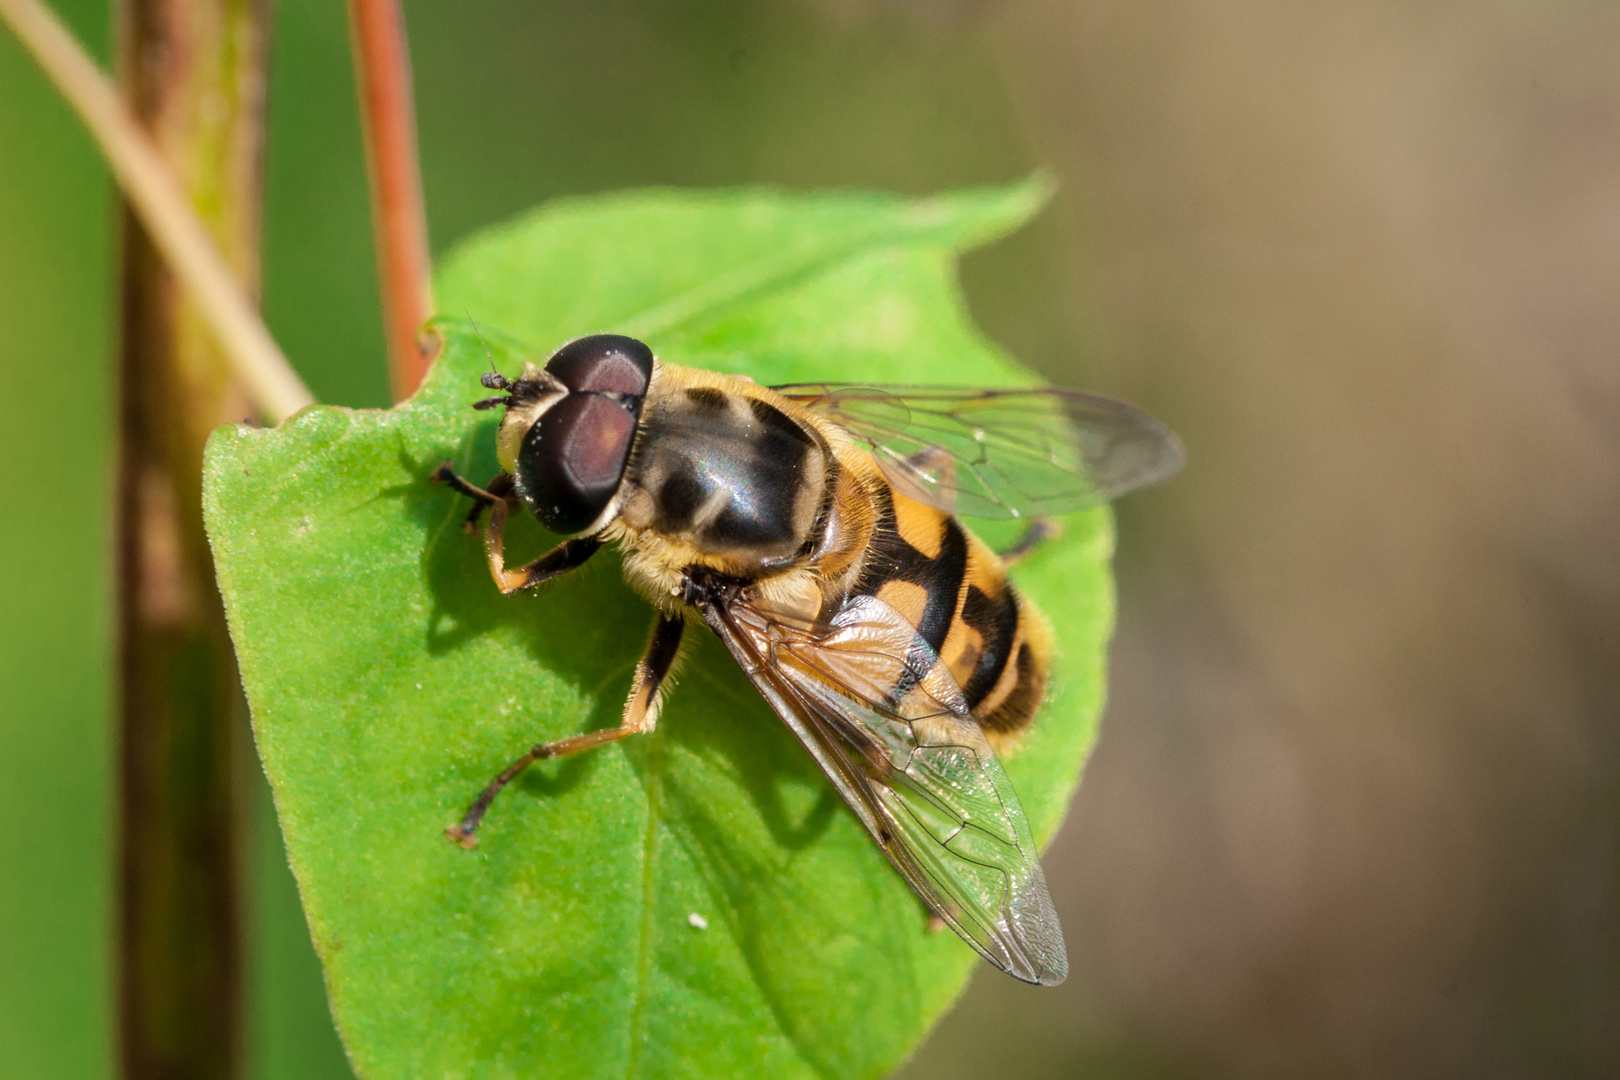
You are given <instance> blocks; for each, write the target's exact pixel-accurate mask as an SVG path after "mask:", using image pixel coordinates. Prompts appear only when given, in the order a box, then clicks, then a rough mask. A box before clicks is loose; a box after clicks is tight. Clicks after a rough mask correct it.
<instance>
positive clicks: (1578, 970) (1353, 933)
mask: <svg viewBox="0 0 1620 1080" xmlns="http://www.w3.org/2000/svg"><path fill="white" fill-rule="evenodd" d="M406 8H407V16H408V20H409V24H410V32H411V38H412V46H413V54H414V62H415V65H416V81H417V93H418V108H419V113H420V121H421V143H422V156H423V167H424V174H425V184H426V192H427V203H428V213H429V217H430V220H431V227H432V236H433V244H434V248H435V250H437V251H442V250H444V249H445V247H446V246H447V245H449V244H450V243H452V242H453V241H454V240H455V239H457V238H458V237H460V236H462V235H464V234H465V233H466V232H467V231H468V230H471V229H474V228H477V227H479V226H482V225H485V224H488V223H491V222H495V221H498V220H500V219H502V218H503V217H506V216H507V215H510V214H512V213H514V212H516V211H519V210H521V209H524V208H525V207H528V206H531V205H533V204H535V203H537V202H540V201H542V200H544V199H547V198H550V197H552V196H555V195H559V194H564V193H575V192H589V191H600V190H605V189H611V188H618V187H625V186H635V185H647V184H677V185H724V184H737V183H760V182H762V183H772V184H781V185H786V186H790V187H814V186H826V185H859V186H866V187H883V188H892V189H897V190H901V191H907V192H927V191H933V190H936V189H939V188H944V187H950V186H955V185H960V184H970V183H982V182H988V181H1002V180H1007V179H1012V178H1015V177H1018V176H1021V175H1023V174H1025V173H1027V172H1028V171H1029V170H1031V169H1032V168H1034V167H1037V166H1046V167H1049V168H1051V169H1053V170H1054V171H1055V173H1056V175H1057V176H1058V177H1059V179H1060V181H1061V183H1062V189H1061V193H1060V194H1059V196H1058V198H1057V200H1056V202H1055V204H1054V205H1053V207H1052V208H1051V209H1050V210H1048V211H1047V212H1046V213H1045V214H1044V215H1043V216H1042V217H1041V218H1040V219H1038V220H1037V222H1036V223H1035V224H1034V226H1032V227H1031V228H1030V229H1028V230H1026V231H1025V232H1023V233H1022V234H1020V235H1018V236H1016V237H1014V238H1013V239H1011V240H1008V241H1006V242H1003V243H1002V244H1000V245H998V246H996V247H995V248H993V249H990V250H988V251H985V252H982V253H978V254H976V255H974V256H972V257H971V258H970V259H969V260H968V263H967V265H966V267H965V282H966V288H967V293H968V298H969V302H970V304H971V305H972V307H973V310H974V313H975V315H976V316H977V318H978V319H979V320H980V322H981V324H982V325H983V326H984V327H985V328H986V329H987V331H988V332H989V333H990V334H991V335H992V336H993V337H994V338H995V339H996V340H998V341H999V342H1001V343H1002V344H1003V345H1005V346H1006V347H1008V348H1009V349H1010V350H1011V351H1012V352H1013V353H1014V354H1016V355H1017V356H1019V357H1020V358H1022V359H1023V360H1025V361H1026V362H1028V363H1030V364H1032V365H1034V366H1035V367H1037V368H1039V369H1040V370H1042V371H1043V372H1045V373H1046V374H1047V375H1049V376H1050V377H1052V378H1053V379H1054V380H1056V381H1061V382H1064V383H1068V384H1073V385H1081V386H1086V387H1090V388H1094V389H1099V390H1104V391H1108V392H1112V393H1116V394H1120V395H1123V396H1126V397H1130V398H1132V399H1134V400H1136V401H1139V402H1140V403H1142V404H1144V405H1146V406H1147V407H1149V408H1150V409H1152V410H1153V411H1154V412H1156V413H1157V414H1159V415H1160V416H1162V417H1164V418H1165V419H1167V420H1168V421H1169V422H1170V423H1171V425H1172V426H1173V427H1175V428H1176V429H1177V430H1178V431H1179V432H1180V433H1181V435H1182V436H1183V437H1184V439H1185V441H1186V442H1187V444H1188V447H1189V451H1190V456H1191V464H1190V467H1189V469H1188V471H1187V473H1186V474H1185V475H1184V476H1183V477H1181V478H1180V479H1178V480H1177V481H1175V482H1174V483H1173V484H1172V485H1170V486H1168V487H1166V488H1163V489H1160V490H1156V491H1153V492H1148V493H1144V494H1142V495H1138V496H1134V497H1132V498H1131V499H1130V500H1128V501H1127V502H1126V503H1125V504H1124V505H1123V507H1122V508H1121V544H1120V558H1119V565H1120V577H1121V580H1120V585H1121V609H1122V620H1121V630H1120V634H1119V637H1118V640H1117V642H1116V646H1115V650H1114V655H1115V669H1114V675H1113V697H1112V705H1111V707H1110V711H1109V716H1108V719H1107V721H1106V723H1105V727H1104V734H1103V738H1102V741H1101V743H1100V745H1099V749H1098V751H1097V754H1096V756H1095V757H1094V759H1093V761H1092V764H1091V765H1090V767H1089V769H1088V775H1087V779H1086V783H1085V785H1084V787H1083V788H1082V790H1081V794H1080V795H1079V797H1078V799H1077V801H1076V805H1075V808H1074V810H1073V812H1072V816H1071V818H1070V820H1069V823H1068V824H1067V825H1066V826H1065V828H1064V830H1063V832H1062V833H1061V834H1060V836H1059V838H1058V840H1057V842H1056V844H1055V845H1054V847H1053V849H1052V852H1051V853H1050V854H1049V856H1048V859H1047V865H1048V875H1049V878H1050V880H1051V883H1052V891H1053V894H1054V897H1055V899H1056V902H1057V904H1058V907H1059V910H1060V912H1061V914H1062V916H1063V920H1064V925H1065V927H1066V929H1067V931H1068V934H1069V941H1070V956H1071V964H1072V967H1073V969H1074V972H1075V974H1074V975H1073V976H1072V977H1071V979H1070V981H1069V982H1068V983H1067V984H1066V985H1064V986H1063V987H1062V988H1060V989H1057V990H1036V989H1032V988H1028V987H1024V986H1021V985H1019V984H1016V983H1014V982H1012V981H1011V980H1009V979H1005V978H1002V977H999V976H997V975H996V974H995V973H994V972H990V971H984V972H981V973H980V975H979V976H977V977H976V978H975V980H974V982H973V983H972V984H971V986H970V988H969V990H968V992H967V995H966V997H965V998H964V999H963V1001H962V1002H961V1004H960V1005H959V1006H958V1007H957V1008H956V1010H955V1011H954V1012H952V1013H951V1014H949V1015H948V1016H947V1017H946V1018H945V1020H944V1021H943V1022H942V1023H941V1025H940V1027H939V1029H938V1030H937V1031H936V1033H935V1034H934V1036H933V1037H932V1038H931V1040H930V1041H929V1042H928V1043H926V1044H925V1045H924V1046H923V1047H922V1049H921V1050H920V1051H919V1053H918V1055H917V1057H916V1059H915V1060H914V1061H913V1062H912V1064H911V1065H910V1066H908V1067H907V1069H906V1070H905V1071H904V1073H903V1075H905V1076H906V1077H908V1078H915V1080H922V1078H953V1080H954V1078H963V1080H966V1078H978V1077H999V1076H1007V1075H1018V1076H1022V1077H1120V1078H1138V1077H1140V1078H1146V1077H1184V1076H1185V1077H1192V1076H1244V1077H1256V1076H1260V1077H1265V1076H1277V1077H1288V1076H1300V1075H1311V1076H1323V1077H1334V1076H1377V1077H1400V1076H1414V1077H1416V1076H1423V1077H1434V1076H1459V1077H1462V1076H1467V1077H1520V1076H1561V1077H1586V1076H1592V1077H1597V1076H1613V1075H1615V1074H1616V1073H1617V1072H1620V1023H1617V1022H1616V1019H1617V1017H1620V864H1617V854H1620V736H1617V726H1620V540H1617V538H1620V6H1616V5H1615V4H1613V3H1612V2H1599V0H1564V2H1560V3H1537V4H1532V3H1524V2H1518V3H1514V2H1507V0H1474V2H1470V3H1461V2H1451V3H1443V2H1436V0H1424V2H1419V3H1413V2H1411V0H1350V2H1348V3H1344V4H1338V5H1331V6H1330V5H1287V4H1279V3H1275V2H1268V0H1226V2H1220V3H1217V2H1213V0H1155V2H1148V3H1141V2H1137V3H1126V2H1124V0H1087V2H1077V3H1067V2H1043V0H1004V2H1003V0H760V2H756V3H741V2H718V3H701V4H700V3H678V2H674V0H664V2H655V0H639V2H630V0H618V2H603V3H597V4H592V5H581V4H547V5H518V4H501V5H496V4H465V3H462V4H450V3H444V2H438V3H429V2H426V0H417V2H412V3H407V5H406ZM59 10H61V11H62V12H63V14H64V15H65V16H66V17H67V18H68V19H69V21H70V22H71V23H72V24H73V26H74V27H75V29H76V30H77V32H78V33H79V34H80V35H81V36H82V37H83V38H84V39H85V40H86V41H87V42H89V43H90V44H91V45H92V47H93V48H95V49H96V50H97V51H98V53H99V55H101V56H102V57H103V58H105V56H106V55H107V42H108V37H109V33H108V28H109V23H110V12H109V11H108V9H107V8H106V6H105V5H104V4H100V3H92V2H86V0H72V2H71V3H62V4H61V5H60V8H59ZM346 33H347V27H346V24H345V19H344V12H343V6H342V5H341V4H338V3H334V2H332V0H325V2H316V0H281V2H280V3H279V4H277V7H276V14H275V41H274V45H273V50H272V51H273V73H272V86H271V94H270V116H271V123H270V142H269V154H268V186H267V196H266V206H265V249H264V278H265V284H264V305H265V310H266V312H267V316H268V319H269V322H270V325H271V328H272V330H273V331H274V332H275V334H276V335H277V337H278V338H279V339H280V341H281V342H282V344H283V347H284V348H285V349H286V350H287V352H288V354H289V355H290V356H291V357H292V358H293V360H294V362H295V363H296V364H297V366H298V367H299V369H300V370H301V371H302V372H303V374H304V375H305V377H306V378H307V379H308V381H309V382H310V384H311V386H312V387H313V388H314V390H315V392H316V393H317V395H318V396H320V397H321V398H322V399H323V400H326V401H331V402H337V403H342V404H349V405H367V406H370V405H381V404H384V403H385V401H386V395H387V379H386V373H385V370H384V365H383V350H382V333H381V326H380V322H379V318H378V315H377V301H376V288H375V284H374V274H373V269H372V262H371V246H370V234H369V217H368V211H367V207H366V193H365V178H364V171H363V166H362V159H361V155H360V149H359V144H358V123H357V120H356V116H355V111H354V105H353V89H352V76H351V72H350V69H349V47H348V42H347V37H346ZM112 206H113V203H112V195H111V191H110V189H109V187H108V181H107V177H106V174H105V171H104V170H103V169H102V167H101V166H100V164H99V163H98V159H97V157H96V154H95V152H94V150H93V148H92V147H91V145H90V143H89V141H88V139H87V138H86V136H85V135H84V134H83V133H82V131H81V129H80V127H79V126H78V124H77V123H76V121H75V120H74V119H73V117H72V116H71V115H70V113H69V112H68V110H67V109H66V108H65V107H64V106H63V105H62V104H61V103H60V102H58V101H57V100H56V98H55V97H54V95H53V94H52V93H51V92H50V90H49V89H48V87H47V86H46V84H45V82H44V80H43V79H42V78H41V77H40V76H39V75H38V73H37V72H36V71H35V70H34V69H33V67H32V66H31V64H30V63H29V62H28V61H27V59H26V58H25V57H24V56H23V55H22V53H21V52H20V50H19V49H18V48H17V46H16V44H15V43H14V42H13V41H12V39H11V38H10V37H9V36H8V35H6V34H4V33H0V342H3V351H0V460H4V461H5V462H6V463H7V465H8V468H9V472H10V475H11V476H12V478H13V481H12V485H11V490H12V494H11V496H10V500H11V501H10V503H9V505H10V506H11V509H10V510H9V511H8V512H7V513H6V514H5V515H3V516H0V612H3V617H0V814H3V815H4V818H5V820H6V821H7V823H8V828H6V829H5V830H4V831H3V832H0V866H3V867H4V871H3V872H0V926H4V927H5V931H4V933H0V1054H3V1055H4V1061H5V1063H6V1064H5V1070H4V1071H5V1072H6V1074H7V1075H15V1076H19V1077H42V1078H43V1077H74V1078H79V1077H94V1076H100V1075H106V1073H107V1072H108V1069H109V1064H110V1061H111V1051H112V1040H111V1029H110V1020H111V1015H112V1000H111V987H112V980H111V976H110V971H109V968H108V959H107V958H108V955H109V944H110V940H111V930H110V927H111V916H112V894H111V870H112V865H113V864H112V856H111V849H110V842H111V838H112V836H113V829H112V825H111V822H110V820H109V817H108V814H109V807H110V805H111V800H110V798H109V780H110V776H111V762H112V745H111V734H110V729H109V726H108V715H109V706H110V700H111V697H110V687H109V682H108V679H109V673H110V671H111V664H110V660H109V655H108V647H109V638H110V626H111V618H110V610H109V602H110V592H111V590H110V581H109V570H108V562H109V559H108V544H107V540H106V535H107V517H108V511H107V507H108V492H107V486H108V483H109V477H110V476H111V463H110V460H109V456H108V452H109V446H110V439H109V429H108V425H109V422H110V416H111V413H110V408H109V405H110V402H111V400H112V395H111V382H110V378H111V368H110V363H109V355H110V353H109V348H110V337H109V333H110V329H111V327H112V319H111V310H112V308H111V303H112V296H113V281H112V277H111V274H112V266H113V262H112V255H113V244H114V236H113V232H112V220H113V215H112ZM624 257H625V258H634V257H635V252H634V251H633V250H628V251H626V252H624ZM584 329H588V328H584ZM255 799H256V815H257V820H258V822H259V825H258V826H257V833H256V840H257V846H256V851H255V855H254V857H253V871H254V874H255V876H256V880H257V883H258V884H257V887H256V889H255V897H256V899H255V902H254V912H255V920H254V923H255V937H254V947H253V954H252V955H253V965H252V981H253V999H254V1020H253V1039H252V1042H253V1056H254V1063H255V1073H256V1075H257V1076H259V1077H276V1078H281V1077H307V1078H314V1080H321V1078H326V1077H341V1076H345V1075H347V1069H346V1066H345V1064H344V1062H343V1059H342V1054H341V1050H340V1049H339V1048H338V1047H337V1045H336V1042H335V1038H334V1036H333V1035H332V1034H331V1031H330V1026H329V1022H328V1021H327V1019H326V1013H325V1003H324V1000H323V997H322V991H321V986H320V976H319V970H318V966H317V964H316V961H315V959H314V956H313V953H312V951H311V949H310V947H309V945H308V942H307V939H306V938H305V935H304V929H303V924H302V919H301V915H300V914H299V911H298V907H297V899H296V895H295V893H294V889H293V885H292V881H291V878H290V875H289V874H288V873H287V870H286V868H285V863H284V861H283V859H282V857H281V853H280V850H279V846H278V842H277V840H276V833H275V824H274V821H273V820H272V818H271V817H270V815H269V811H268V801H267V796H266V795H265V794H264V792H263V790H262V782H261V787H260V788H259V789H258V790H257V794H256V795H255ZM851 917H852V918H857V917H859V912H852V913H851Z"/></svg>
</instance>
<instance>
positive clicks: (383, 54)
mask: <svg viewBox="0 0 1620 1080" xmlns="http://www.w3.org/2000/svg"><path fill="white" fill-rule="evenodd" d="M349 22H350V26H351V28H352V30H353V35H354V67H355V78H356V79H357V80H358V81H359V84H360V115H361V121H362V125H363V127H364V130H365V142H366V164H367V167H368V171H369V173H370V177H371V218H372V231H373V233H374V234H375V237H376V245H377V276H378V281H379V284H380V285H381V288H382V304H383V322H384V328H385V330H386V331H387V337H388V373H389V381H390V383H391V384H392V386H393V391H394V400H395V401H400V400H403V399H405V398H407V397H410V396H411V394H413V393H415V392H416V388H417V386H419V385H420V384H421V382H422V377H423V376H424V375H425V374H426V373H427V365H428V361H427V354H426V352H425V351H424V350H423V348H422V345H421V343H420V341H419V338H418V334H419V333H420V330H421V327H422V324H423V323H424V322H426V321H427V320H428V318H429V317H430V316H431V315H432V314H433V294H432V288H431V277H430V275H431V267H430V263H429V256H428V240H427V218H426V215H425V213H424V211H423V208H422V176H421V171H420V168H419V166H418V163H417V152H416V109H415V106H414V104H413V101H412V95H411V60H410V53H409V50H408V49H407V46H406V41H405V16H404V13H403V12H402V11H401V10H400V5H399V0H349Z"/></svg>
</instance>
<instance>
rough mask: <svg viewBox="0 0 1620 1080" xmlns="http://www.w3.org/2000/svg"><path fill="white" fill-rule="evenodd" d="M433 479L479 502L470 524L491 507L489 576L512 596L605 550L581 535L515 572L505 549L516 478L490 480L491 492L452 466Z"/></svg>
mask: <svg viewBox="0 0 1620 1080" xmlns="http://www.w3.org/2000/svg"><path fill="white" fill-rule="evenodd" d="M433 479H435V480H437V481H439V482H440V483H442V484H447V485H449V486H450V487H451V488H453V489H455V490H456V491H458V492H460V493H461V494H463V495H465V496H467V497H468V498H469V499H473V500H476V505H475V506H474V507H473V512H472V513H471V514H469V515H468V516H467V521H468V522H469V523H472V522H475V521H477V520H478V515H479V513H481V512H482V511H483V509H484V507H486V506H487V507H489V508H490V510H489V525H488V526H487V527H486V528H485V529H484V554H485V555H486V556H487V557H488V559H489V576H490V577H492V578H494V579H495V587H496V588H497V589H500V590H501V592H502V593H504V594H506V595H508V596H510V595H511V594H512V593H515V592H517V591H518V590H519V589H527V588H531V587H533V586H535V585H539V584H540V583H541V582H543V581H550V580H551V579H552V578H554V577H557V576H558V575H559V574H566V573H567V572H568V571H570V570H573V569H576V568H578V567H579V566H581V565H583V564H584V562H585V560H586V559H589V558H590V557H591V556H592V555H595V554H596V553H597V551H599V550H600V549H601V547H602V541H600V540H598V539H596V538H595V537H591V536H579V537H575V538H574V539H572V540H564V541H563V542H562V543H560V544H558V545H557V546H556V547H554V548H552V549H551V550H550V551H548V552H546V553H545V554H544V555H542V556H540V557H539V558H538V559H535V560H534V561H533V562H531V563H526V564H524V565H523V566H520V567H518V568H516V569H515V570H508V569H507V568H506V549H505V543H506V518H507V515H508V514H510V513H511V512H512V499H511V495H510V494H509V493H510V492H511V490H512V478H511V477H510V476H507V475H506V474H505V473H502V474H501V475H500V476H498V477H496V478H495V479H494V480H492V481H490V485H489V489H488V490H485V489H484V488H481V487H479V486H477V485H476V484H472V483H469V482H467V481H466V480H464V479H462V478H461V477H459V476H457V475H456V474H455V471H454V470H452V469H451V468H450V466H449V465H448V464H444V465H440V466H439V468H438V470H437V471H436V472H434V474H433Z"/></svg>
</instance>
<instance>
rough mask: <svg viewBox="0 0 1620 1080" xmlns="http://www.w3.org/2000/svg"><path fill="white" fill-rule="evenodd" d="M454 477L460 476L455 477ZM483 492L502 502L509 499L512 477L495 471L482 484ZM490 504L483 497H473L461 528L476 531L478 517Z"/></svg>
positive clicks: (482, 514)
mask: <svg viewBox="0 0 1620 1080" xmlns="http://www.w3.org/2000/svg"><path fill="white" fill-rule="evenodd" d="M452 475H454V474H452ZM456 479H458V480H459V479H461V478H460V477H456ZM484 494H486V495H493V496H495V498H497V499H499V500H501V501H502V502H505V501H506V500H508V499H510V498H511V496H512V477H511V476H510V475H509V474H507V473H496V474H495V475H494V476H492V477H491V478H490V481H489V483H487V484H485V485H484ZM492 505H494V504H493V503H491V502H488V501H486V500H484V499H474V500H473V508H472V509H471V510H469V511H467V517H466V518H465V520H463V521H462V523H461V528H462V530H463V531H464V532H474V531H476V530H477V528H478V519H479V518H481V517H483V516H484V511H485V510H487V509H489V507H491V506H492Z"/></svg>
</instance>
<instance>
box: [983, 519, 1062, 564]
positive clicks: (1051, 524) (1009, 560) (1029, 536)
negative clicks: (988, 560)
mask: <svg viewBox="0 0 1620 1080" xmlns="http://www.w3.org/2000/svg"><path fill="white" fill-rule="evenodd" d="M1062 535H1063V529H1062V527H1061V526H1059V525H1058V523H1057V522H1055V521H1050V520H1048V519H1046V518H1036V519H1035V520H1034V521H1031V522H1030V523H1029V528H1027V529H1025V530H1024V535H1023V536H1020V537H1019V538H1018V540H1017V541H1016V542H1015V543H1014V544H1013V546H1012V547H1010V548H1007V549H1006V550H1005V551H998V552H996V554H997V555H999V556H1001V565H1003V566H1011V565H1012V564H1013V563H1015V562H1017V561H1018V560H1019V559H1022V558H1023V557H1024V556H1025V555H1028V554H1029V553H1030V552H1032V551H1034V550H1035V549H1036V548H1038V547H1040V546H1041V544H1043V543H1045V542H1046V541H1048V540H1056V539H1057V538H1058V537H1060V536H1062Z"/></svg>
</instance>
